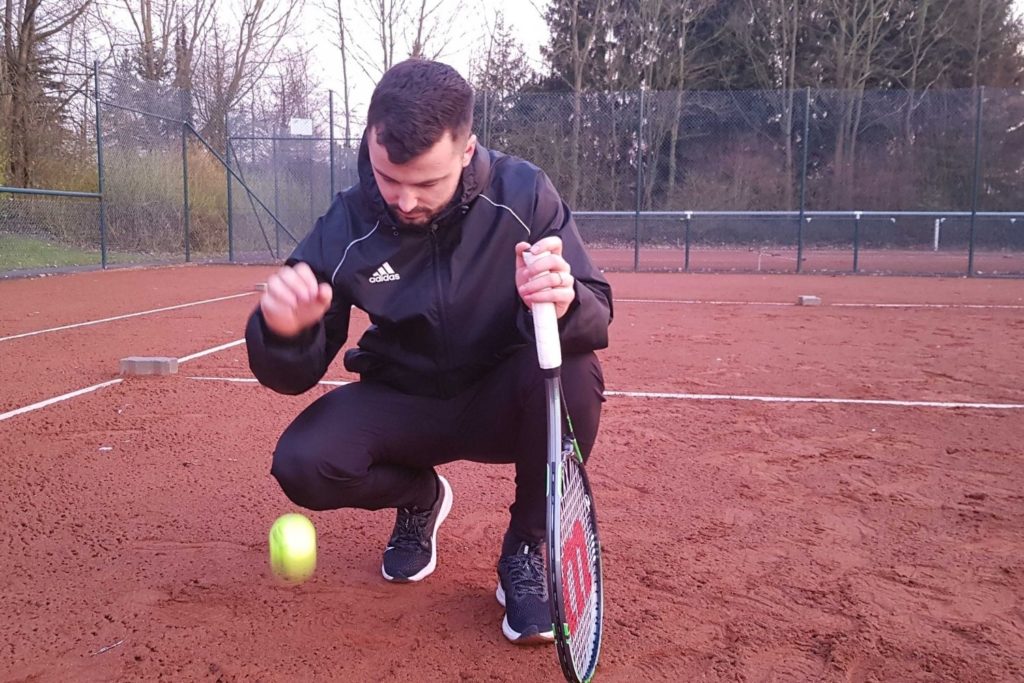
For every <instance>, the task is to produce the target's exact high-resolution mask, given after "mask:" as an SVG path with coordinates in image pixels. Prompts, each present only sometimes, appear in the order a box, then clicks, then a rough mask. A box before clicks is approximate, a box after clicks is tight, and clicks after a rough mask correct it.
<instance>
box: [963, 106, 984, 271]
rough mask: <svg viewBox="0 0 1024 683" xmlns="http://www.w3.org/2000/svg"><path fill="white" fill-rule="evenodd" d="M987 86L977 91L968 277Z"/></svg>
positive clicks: (976, 206) (976, 210) (976, 203)
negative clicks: (982, 118)
mask: <svg viewBox="0 0 1024 683" xmlns="http://www.w3.org/2000/svg"><path fill="white" fill-rule="evenodd" d="M984 95H985V86H981V87H979V88H978V89H977V101H976V104H975V110H974V111H975V115H974V183H973V186H972V187H971V232H970V237H969V241H968V247H967V277H974V225H975V222H976V220H977V218H978V189H979V187H980V185H981V113H982V101H983V99H984Z"/></svg>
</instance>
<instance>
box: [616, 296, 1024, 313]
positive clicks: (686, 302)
mask: <svg viewBox="0 0 1024 683" xmlns="http://www.w3.org/2000/svg"><path fill="white" fill-rule="evenodd" d="M614 302H615V303H617V304H618V303H623V304H675V305H677V306H699V305H702V304H703V305H705V306H798V305H799V304H797V303H796V302H795V301H794V302H789V303H786V302H782V301H716V300H698V299H615V300H614ZM824 305H825V306H837V307H843V308H974V309H1003V310H1011V311H1019V310H1024V304H1019V305H1018V304H871V303H835V304H828V303H826V304H824Z"/></svg>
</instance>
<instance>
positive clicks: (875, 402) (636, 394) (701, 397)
mask: <svg viewBox="0 0 1024 683" xmlns="http://www.w3.org/2000/svg"><path fill="white" fill-rule="evenodd" d="M189 379H196V380H203V381H207V382H236V383H241V384H256V383H258V382H259V380H257V379H256V378H255V377H190V378H189ZM318 384H325V385H327V386H335V387H337V386H343V385H345V384H351V382H343V381H332V380H322V381H320V382H318ZM604 395H605V396H617V397H622V398H663V399H675V400H682V401H761V402H764V403H824V404H836V403H838V404H852V405H869V406H898V407H901V408H976V409H980V410H1022V409H1024V403H957V402H946V401H895V400H886V399H873V398H814V397H810V396H807V397H802V396H741V395H736V394H671V393H664V392H656V391H605V392H604Z"/></svg>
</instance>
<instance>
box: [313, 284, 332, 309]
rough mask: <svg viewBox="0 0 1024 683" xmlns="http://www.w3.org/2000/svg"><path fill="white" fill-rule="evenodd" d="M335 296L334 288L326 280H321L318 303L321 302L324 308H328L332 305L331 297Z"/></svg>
mask: <svg viewBox="0 0 1024 683" xmlns="http://www.w3.org/2000/svg"><path fill="white" fill-rule="evenodd" d="M333 297H334V290H333V289H331V286H330V285H329V284H327V283H326V282H321V283H320V286H319V287H318V288H317V298H316V300H317V303H319V304H320V305H321V306H322V307H323V310H325V311H326V310H327V309H328V308H330V307H331V299H332V298H333Z"/></svg>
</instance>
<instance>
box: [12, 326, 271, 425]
mask: <svg viewBox="0 0 1024 683" xmlns="http://www.w3.org/2000/svg"><path fill="white" fill-rule="evenodd" d="M244 343H245V339H244V338H243V339H236V340H235V341H233V342H228V343H227V344H221V345H220V346H214V347H213V348H212V349H206V350H205V351H199V352H198V353H193V354H190V355H188V356H183V357H181V358H179V359H178V363H187V362H189V361H190V360H195V359H196V358H202V357H203V356H209V355H210V354H212V353H217V352H218V351H223V350H225V349H230V348H231V347H233V346H238V345H239V344H244ZM123 381H124V378H118V379H112V380H110V381H107V382H101V383H100V384H94V385H92V386H91V387H86V388H84V389H78V390H77V391H72V392H69V393H67V394H61V395H60V396H54V397H53V398H48V399H46V400H45V401H39V402H38V403H33V404H32V405H28V406H24V407H21V408H15V409H14V410H10V411H8V412H6V413H0V422H3V421H4V420H8V419H10V418H12V417H17V416H18V415H23V414H25V413H30V412H32V411H33V410H39V409H40V408H45V407H47V406H51V405H53V404H54V403H60V402H61V401H67V400H68V399H72V398H75V397H76V396H81V395H83V394H88V393H91V392H93V391H96V390H98V389H103V388H104V387H109V386H113V385H115V384H120V383H121V382H123ZM241 381H245V380H241ZM252 381H253V382H255V381H256V380H255V379H253V380H252Z"/></svg>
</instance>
